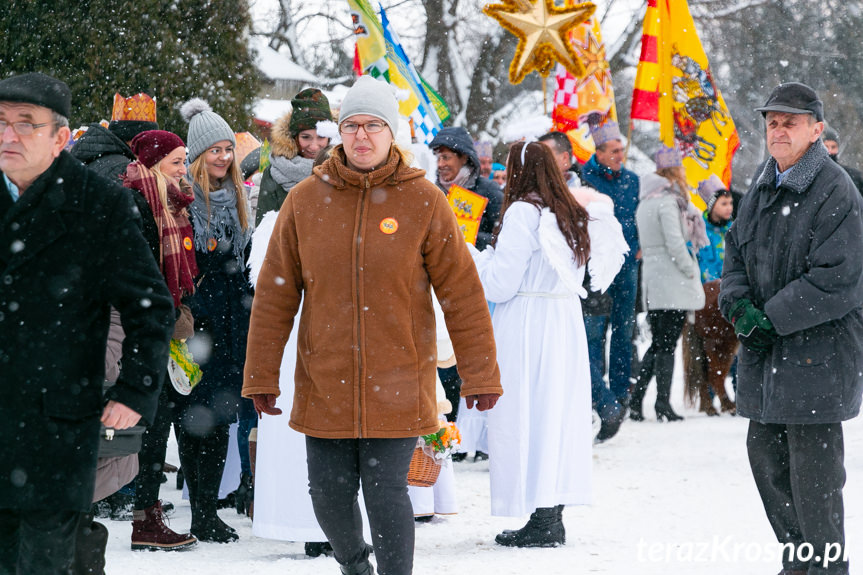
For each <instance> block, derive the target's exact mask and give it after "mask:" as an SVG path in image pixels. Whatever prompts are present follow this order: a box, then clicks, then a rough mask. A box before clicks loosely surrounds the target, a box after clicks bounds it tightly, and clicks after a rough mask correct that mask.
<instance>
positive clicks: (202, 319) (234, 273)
mask: <svg viewBox="0 0 863 575" xmlns="http://www.w3.org/2000/svg"><path fill="white" fill-rule="evenodd" d="M250 247H251V242H250V244H249V246H248V247H247V249H246V252H245V256H244V257H243V261H244V262H245V261H246V260H247V259H248V255H249V248H250ZM195 258H196V260H197V263H198V269H199V271H200V273H199V275H198V287H197V289H196V291H195V294H194V295H193V296H191V297H189V298H187V300H186V301H187V303H188V305H189V307H190V308H191V310H192V316H193V317H194V318H195V337H194V338H192V339H191V340H189V349H190V351H191V352H192V354H193V356H194V357H195V359H196V360H197V361H198V363H199V364H200V366H201V372H202V373H203V376H202V378H201V381H200V383H198V385H196V386H195V388H194V389H193V390H192V393H190V394H189V395H187V396H185V397H182V398H180V400H179V402H178V403H179V405H180V408H181V411H182V412H183V417H182V419H183V420H184V422H185V423H186V424H187V425H188V426H190V427H209V426H210V425H224V424H227V423H232V422H234V421H236V419H237V415H238V414H239V413H240V407H241V403H243V402H245V403H249V404H251V402H250V401H249V400H244V399H242V397H241V396H240V391H241V390H242V388H243V368H244V367H245V365H246V341H247V338H248V335H249V318H250V316H251V310H252V288H251V286H250V284H249V278H248V275H247V272H246V269H245V267H244V266H242V264H240V263H239V262H238V261H237V258H236V257H235V256H234V254H233V249H232V246H231V244H230V243H229V242H221V243H220V244H219V245H218V246H217V247H216V249H215V250H213V251H211V252H202V251H196V252H195ZM202 351H203V352H205V353H201V352H202Z"/></svg>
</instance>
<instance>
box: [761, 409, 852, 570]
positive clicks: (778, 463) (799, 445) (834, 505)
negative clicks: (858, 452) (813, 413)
mask: <svg viewBox="0 0 863 575" xmlns="http://www.w3.org/2000/svg"><path fill="white" fill-rule="evenodd" d="M746 448H747V451H748V453H749V465H750V467H751V468H752V475H753V477H754V478H755V484H756V486H757V487H758V492H759V494H760V495H761V501H762V503H763V504H764V510H765V511H766V512H767V519H768V520H769V521H770V525H771V527H773V532H774V533H775V534H776V539H778V540H779V542H780V543H781V544H783V545H785V544H787V543H791V544H793V546H794V550H795V552H794V554H793V555H794V556H793V557H789V556H788V555H789V554H788V553H787V552H783V554H782V564H783V568H784V569H787V570H801V571H806V572H807V575H822V574H823V575H827V574H830V575H847V573H848V563H847V562H846V561H842V560H841V558H842V557H844V553H845V511H844V507H843V503H842V488H843V487H844V486H845V465H844V440H843V436H842V424H841V423H832V424H805V425H780V424H763V423H757V422H755V421H750V422H749V434H748V436H747V438H746ZM810 546H811V548H812V549H813V551H814V557H813V558H812V559H811V560H810V561H801V560H800V557H807V556H808V555H809V554H808V553H807V552H806V551H807V548H808V547H810ZM799 549H802V550H803V553H800V552H799V551H797V550H799ZM838 549H841V552H837V550H838ZM825 552H828V553H830V554H832V556H834V557H836V556H838V557H839V558H840V559H839V560H838V561H833V562H830V563H829V564H827V565H826V566H825V564H824V563H825V561H824V560H823V558H824V557H825ZM828 556H829V555H828ZM807 570H808V571H807Z"/></svg>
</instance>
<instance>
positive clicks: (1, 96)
mask: <svg viewBox="0 0 863 575" xmlns="http://www.w3.org/2000/svg"><path fill="white" fill-rule="evenodd" d="M0 102H22V103H24V104H34V105H36V106H42V107H44V108H48V109H49V110H53V111H54V112H57V113H58V114H60V115H61V116H63V117H64V118H68V117H69V111H70V109H71V107H72V92H71V91H70V90H69V86H67V85H66V84H65V83H63V82H61V81H60V80H58V79H57V78H52V77H51V76H48V75H46V74H42V73H40V72H31V73H29V74H19V75H18V76H12V77H11V78H6V79H5V80H2V81H0Z"/></svg>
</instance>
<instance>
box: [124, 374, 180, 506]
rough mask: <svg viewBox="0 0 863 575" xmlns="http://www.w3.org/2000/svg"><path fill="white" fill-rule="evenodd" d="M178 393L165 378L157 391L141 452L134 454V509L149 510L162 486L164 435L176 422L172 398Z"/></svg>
mask: <svg viewBox="0 0 863 575" xmlns="http://www.w3.org/2000/svg"><path fill="white" fill-rule="evenodd" d="M178 396H179V394H178V393H177V391H176V390H175V389H174V386H173V385H171V382H170V381H168V379H167V377H166V378H165V385H163V386H162V392H161V393H160V394H159V406H158V407H157V408H156V416H155V418H154V419H153V423H152V425H148V426H147V429H146V430H145V431H144V436H143V437H142V438H141V451H140V452H139V453H138V476H137V477H136V478H135V503H134V508H135V509H149V508H150V507H152V506H153V505H155V504H156V501H157V500H158V499H159V488H160V487H161V486H162V468H163V467H164V464H165V453H166V451H167V449H168V436H169V435H170V433H171V423H173V422H174V421H176V412H175V408H176V400H177V397H178Z"/></svg>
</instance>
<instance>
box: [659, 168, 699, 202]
mask: <svg viewBox="0 0 863 575" xmlns="http://www.w3.org/2000/svg"><path fill="white" fill-rule="evenodd" d="M656 173H657V174H659V175H660V176H662V177H663V178H665V179H666V180H669V181H670V182H672V183H673V184H676V185H677V188H678V189H679V191H680V193H681V194H683V196H684V197H687V198H688V197H689V192H690V191H691V189H690V187H689V183H688V182H687V181H686V168H684V167H683V166H674V167H673V168H659V169H658V170H656Z"/></svg>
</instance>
